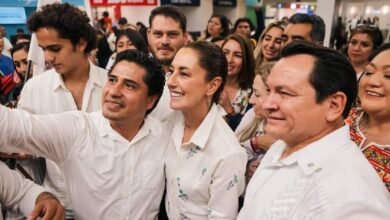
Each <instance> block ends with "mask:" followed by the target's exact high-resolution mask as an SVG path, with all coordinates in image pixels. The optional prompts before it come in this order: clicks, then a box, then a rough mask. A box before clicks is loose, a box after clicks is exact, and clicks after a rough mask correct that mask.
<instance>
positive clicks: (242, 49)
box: [219, 34, 255, 130]
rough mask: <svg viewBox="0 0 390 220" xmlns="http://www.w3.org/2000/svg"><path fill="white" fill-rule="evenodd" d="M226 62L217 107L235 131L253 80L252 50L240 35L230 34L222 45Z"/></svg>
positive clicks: (249, 43)
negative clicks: (224, 80) (219, 107)
mask: <svg viewBox="0 0 390 220" xmlns="http://www.w3.org/2000/svg"><path fill="white" fill-rule="evenodd" d="M222 50H223V52H224V54H225V56H226V59H227V61H228V75H227V79H226V85H225V88H224V89H223V92H222V94H221V97H220V99H219V105H220V106H222V108H223V109H224V111H225V112H226V118H227V122H228V124H229V126H230V127H231V128H232V129H233V130H235V129H236V127H237V125H238V124H239V123H240V121H241V118H242V116H243V115H244V113H245V112H246V111H247V110H248V104H249V97H250V95H251V92H252V83H253V79H254V78H255V73H254V71H255V69H254V68H255V63H254V58H253V48H252V44H251V42H250V41H249V39H248V38H247V37H245V36H243V35H241V34H232V35H229V36H228V37H227V39H226V40H225V42H224V43H223V44H222Z"/></svg>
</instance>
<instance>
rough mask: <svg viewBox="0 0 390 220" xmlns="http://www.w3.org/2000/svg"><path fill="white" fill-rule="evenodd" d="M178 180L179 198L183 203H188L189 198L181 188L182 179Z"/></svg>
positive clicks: (178, 178)
mask: <svg viewBox="0 0 390 220" xmlns="http://www.w3.org/2000/svg"><path fill="white" fill-rule="evenodd" d="M176 180H177V187H178V188H179V198H180V199H181V200H183V201H187V200H188V196H187V194H185V193H184V192H183V190H182V189H181V187H180V177H177V178H176Z"/></svg>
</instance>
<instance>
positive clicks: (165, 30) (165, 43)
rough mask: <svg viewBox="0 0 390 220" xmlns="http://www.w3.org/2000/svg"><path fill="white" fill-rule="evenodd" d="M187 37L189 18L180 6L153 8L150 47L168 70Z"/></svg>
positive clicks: (149, 33) (150, 19) (149, 37)
mask: <svg viewBox="0 0 390 220" xmlns="http://www.w3.org/2000/svg"><path fill="white" fill-rule="evenodd" d="M187 38H188V33H187V19H186V16H185V15H184V13H183V12H182V11H181V10H180V9H179V8H177V7H175V6H172V5H164V6H160V7H157V8H155V9H153V11H152V12H151V13H150V16H149V29H148V42H149V47H150V51H151V52H152V54H153V56H154V57H155V58H156V59H157V60H158V62H160V64H161V65H163V66H164V69H165V71H166V72H167V71H168V70H169V66H170V65H171V63H172V60H173V58H174V57H175V55H176V53H177V51H179V49H180V48H182V47H183V46H184V45H185V43H186V42H187Z"/></svg>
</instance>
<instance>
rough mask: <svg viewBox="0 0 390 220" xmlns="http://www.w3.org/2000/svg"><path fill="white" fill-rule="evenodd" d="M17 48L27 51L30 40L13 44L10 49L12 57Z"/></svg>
mask: <svg viewBox="0 0 390 220" xmlns="http://www.w3.org/2000/svg"><path fill="white" fill-rule="evenodd" d="M19 50H24V51H26V52H27V53H28V51H29V50H30V42H22V43H18V44H16V45H15V46H13V47H12V48H11V50H10V52H11V57H12V58H13V56H14V53H15V52H16V51H19Z"/></svg>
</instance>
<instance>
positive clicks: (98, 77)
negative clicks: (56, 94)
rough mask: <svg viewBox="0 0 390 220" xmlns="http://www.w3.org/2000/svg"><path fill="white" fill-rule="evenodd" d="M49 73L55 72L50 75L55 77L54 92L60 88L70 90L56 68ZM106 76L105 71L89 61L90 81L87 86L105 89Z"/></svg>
mask: <svg viewBox="0 0 390 220" xmlns="http://www.w3.org/2000/svg"><path fill="white" fill-rule="evenodd" d="M49 71H53V73H50V74H52V75H53V77H54V81H53V90H57V89H59V88H62V89H65V90H68V89H67V88H66V86H65V83H64V80H63V78H62V75H61V74H60V73H57V72H56V71H55V69H54V68H52V69H51V70H49ZM104 74H105V73H103V71H100V70H99V67H98V66H96V65H95V64H93V63H91V61H89V73H88V75H89V79H88V82H87V86H88V84H91V85H92V86H94V85H96V86H98V87H101V88H103V86H104V84H105V83H106V76H104Z"/></svg>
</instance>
